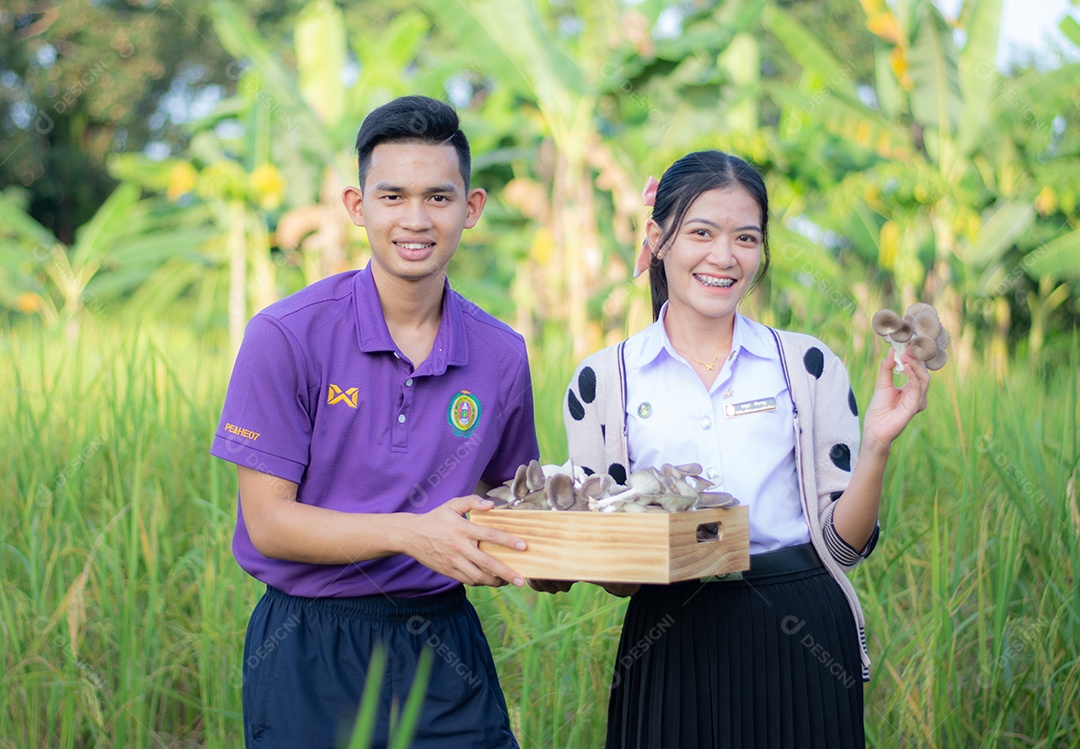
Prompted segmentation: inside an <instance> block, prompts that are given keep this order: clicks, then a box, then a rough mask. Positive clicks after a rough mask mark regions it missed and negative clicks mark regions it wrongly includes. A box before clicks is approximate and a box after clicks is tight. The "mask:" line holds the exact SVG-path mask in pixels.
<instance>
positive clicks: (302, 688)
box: [211, 96, 539, 749]
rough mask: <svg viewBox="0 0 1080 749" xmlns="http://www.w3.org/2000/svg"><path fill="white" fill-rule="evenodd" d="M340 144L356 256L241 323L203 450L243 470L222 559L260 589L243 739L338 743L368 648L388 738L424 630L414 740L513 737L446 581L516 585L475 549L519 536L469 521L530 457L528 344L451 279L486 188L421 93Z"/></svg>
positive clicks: (455, 133)
mask: <svg viewBox="0 0 1080 749" xmlns="http://www.w3.org/2000/svg"><path fill="white" fill-rule="evenodd" d="M356 148H357V151H358V153H359V187H349V188H346V190H345V191H344V194H343V196H342V198H343V201H344V203H345V209H346V210H347V211H348V212H349V215H350V216H351V217H352V220H353V221H354V222H355V223H356V224H357V225H358V226H363V227H365V229H366V230H367V234H368V239H369V241H370V244H371V262H370V263H369V264H368V266H367V267H366V268H365V269H364V270H362V271H353V272H348V273H342V274H339V275H336V276H333V277H331V278H327V279H325V280H323V281H319V282H317V283H314V284H312V285H311V286H309V287H307V288H306V289H303V290H302V291H299V292H297V293H296V294H293V295H292V296H290V297H287V298H286V299H283V300H281V301H280V302H277V303H276V304H273V305H271V306H270V307H268V308H266V309H265V310H263V311H262V312H260V313H259V314H258V315H256V316H255V317H254V318H253V319H252V320H251V322H250V323H249V324H248V327H247V331H246V333H245V336H244V343H243V346H242V347H241V349H240V353H239V355H238V358H237V361H236V365H235V368H234V370H233V375H232V380H231V382H230V384H229V390H228V394H227V396H226V400H225V407H224V410H223V413H222V417H221V424H220V426H219V427H218V430H217V434H216V436H215V439H214V443H213V447H212V448H211V452H212V453H213V454H214V455H216V456H218V457H220V458H223V459H224V460H227V461H230V462H232V463H235V464H236V465H237V471H238V474H239V485H240V507H239V512H238V515H237V524H236V534H235V537H234V540H233V551H234V554H235V556H236V559H237V561H238V562H239V563H240V566H241V567H243V568H244V569H245V570H246V571H247V572H248V573H250V574H251V575H253V576H254V577H256V578H258V579H259V580H260V581H262V582H265V583H266V584H267V592H266V595H265V596H264V597H263V598H262V599H261V600H260V601H259V603H258V604H257V605H256V607H255V611H254V612H253V614H252V617H251V622H250V624H249V625H248V631H247V637H246V639H245V643H244V682H243V706H244V733H245V738H246V740H247V743H248V746H258V747H290V748H291V747H300V746H303V747H332V746H336V745H337V744H336V743H335V742H340V741H341V740H342V738H343V737H344V736H347V734H348V730H349V728H350V727H351V724H352V721H353V718H354V716H355V714H356V710H357V706H358V705H359V701H360V696H361V691H362V687H363V684H364V679H365V676H366V673H367V670H368V663H369V660H370V657H371V655H372V652H373V649H374V648H376V647H382V648H384V649H385V651H386V654H387V673H386V674H385V677H384V679H383V681H382V683H383V687H382V692H381V698H380V716H379V724H378V728H377V730H376V742H377V745H380V746H382V745H385V742H386V741H387V737H388V731H389V723H390V715H391V712H392V711H398V712H399V711H400V709H401V707H402V705H403V704H404V701H405V698H406V696H407V694H408V692H409V689H410V687H411V685H412V681H413V676H414V674H415V672H416V664H417V660H418V658H419V656H420V653H421V651H422V650H423V649H424V648H425V647H431V648H433V649H435V651H436V657H435V658H434V661H433V663H434V668H433V671H432V675H431V678H430V680H429V683H428V685H427V689H426V692H425V700H424V707H423V711H422V714H421V717H420V721H419V725H418V729H417V734H416V739H415V743H414V744H413V745H414V746H416V747H436V746H437V747H439V749H447V747H451V746H453V747H459V746H460V747H465V746H470V747H492V748H495V747H516V746H517V742H516V741H515V739H514V736H513V734H512V733H511V731H510V724H509V720H508V717H507V711H506V704H505V701H504V699H503V695H502V690H501V688H500V687H499V682H498V678H497V676H496V674H495V668H494V664H493V662H492V658H491V652H490V650H489V648H488V645H487V641H486V640H485V638H484V634H483V631H482V630H481V628H480V623H479V620H478V619H477V616H476V613H475V611H474V610H473V608H472V606H471V605H470V604H469V602H468V601H467V600H466V598H465V593H464V588H463V587H462V583H466V584H469V585H492V586H498V585H503V584H505V583H507V582H509V583H512V584H514V585H517V586H521V585H522V584H523V583H524V581H523V580H522V578H521V577H520V576H519V575H518V574H517V573H515V572H514V571H513V570H511V569H509V568H508V567H506V566H505V565H503V564H501V563H499V562H497V561H496V560H495V559H493V558H492V557H490V556H489V555H487V554H485V553H483V552H481V551H480V550H479V548H478V546H477V544H478V543H479V542H480V541H489V542H493V543H498V544H502V545H504V546H508V547H511V548H518V549H523V548H524V546H525V545H524V542H522V541H521V540H520V539H518V538H515V537H513V536H510V535H507V534H505V533H500V532H495V531H492V530H488V529H484V528H481V527H479V526H477V525H474V524H472V523H470V522H469V521H468V520H467V519H466V518H465V517H463V516H464V514H465V513H467V512H469V511H483V510H486V509H489V508H490V506H491V503H489V502H487V501H483V500H481V499H480V498H479V497H478V496H476V492H477V491H480V487H482V486H483V485H488V486H492V485H496V484H499V483H501V482H502V481H504V480H506V479H507V478H510V477H511V476H512V475H513V473H514V470H515V469H516V468H517V466H519V465H521V464H522V463H526V462H528V461H529V460H531V459H533V458H536V457H537V455H538V453H539V450H538V448H537V443H536V434H535V428H534V424H533V410H532V390H531V382H530V378H529V366H528V361H527V360H526V353H525V345H524V342H523V340H522V339H521V337H520V336H519V335H517V334H516V333H514V332H513V331H512V330H511V329H510V328H508V327H507V326H506V325H504V324H502V323H500V322H499V321H497V320H495V319H494V318H493V317H491V316H490V315H488V314H486V313H485V312H483V311H482V310H480V309H478V308H477V307H476V306H475V305H473V304H471V303H469V302H467V301H466V300H465V299H463V298H462V297H461V296H459V295H458V294H457V293H455V292H454V291H451V289H450V287H449V284H448V283H447V279H446V266H447V264H448V263H449V262H450V258H452V257H453V255H454V252H455V251H456V250H457V248H458V243H459V241H460V239H461V233H462V230H463V229H468V228H472V227H473V226H474V225H475V224H476V221H477V219H479V218H480V213H481V211H483V208H484V202H485V200H486V198H487V196H486V194H485V192H484V191H483V190H481V189H470V188H469V177H470V168H471V162H470V155H469V144H468V140H467V139H466V138H465V135H464V134H463V133H462V132H461V130H460V129H459V128H458V118H457V114H456V113H455V112H454V110H453V109H452V108H451V107H449V106H447V105H446V104H443V103H441V102H438V101H435V100H434V99H428V98H424V97H415V96H410V97H404V98H401V99H397V100H395V101H393V102H390V103H389V104H387V105H385V106H383V107H380V108H379V109H376V110H375V111H374V112H372V113H371V114H370V115H369V116H368V117H367V118H366V119H365V120H364V123H363V125H362V126H361V127H360V132H359V134H358V135H357V139H356Z"/></svg>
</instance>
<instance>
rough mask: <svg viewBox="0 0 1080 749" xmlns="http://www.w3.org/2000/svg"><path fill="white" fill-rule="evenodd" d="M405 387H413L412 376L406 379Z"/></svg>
mask: <svg viewBox="0 0 1080 749" xmlns="http://www.w3.org/2000/svg"><path fill="white" fill-rule="evenodd" d="M405 387H407V388H411V387H412V377H410V378H409V379H407V380H405Z"/></svg>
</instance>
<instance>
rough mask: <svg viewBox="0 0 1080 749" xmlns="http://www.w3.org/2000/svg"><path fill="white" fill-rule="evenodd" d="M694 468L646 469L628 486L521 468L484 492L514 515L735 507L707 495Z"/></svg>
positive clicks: (722, 496)
mask: <svg viewBox="0 0 1080 749" xmlns="http://www.w3.org/2000/svg"><path fill="white" fill-rule="evenodd" d="M712 486H713V483H712V482H711V481H709V480H708V479H706V478H703V477H702V476H701V466H700V465H699V464H697V463H687V464H685V465H679V466H673V465H671V464H669V463H665V464H664V465H662V466H661V467H660V468H652V467H650V468H646V469H643V470H640V471H635V472H634V473H631V474H630V475H629V476H628V477H627V478H626V485H625V486H624V485H622V484H619V483H618V482H616V481H615V479H613V478H612V477H611V476H609V475H608V474H606V473H594V474H592V475H589V476H586V475H585V474H584V473H583V472H580V471H574V469H573V467H572V466H571V465H570V464H569V463H568V464H567V465H565V466H553V465H552V466H541V465H540V463H539V461H536V460H534V461H532V462H530V463H529V464H528V465H523V466H519V467H518V469H517V472H516V473H515V475H514V478H512V479H511V480H509V481H507V482H506V483H505V484H503V485H502V486H496V487H495V488H494V489H491V490H489V491H488V493H487V496H488V499H491V500H493V501H494V502H495V505H496V507H506V508H510V509H516V510H594V511H596V512H683V511H685V510H697V509H703V508H706V507H708V508H713V507H734V506H735V505H737V504H739V500H737V499H735V497H733V496H731V495H730V494H728V493H727V492H716V491H709V489H710V488H711V487H712Z"/></svg>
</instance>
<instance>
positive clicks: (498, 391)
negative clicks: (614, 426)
mask: <svg viewBox="0 0 1080 749" xmlns="http://www.w3.org/2000/svg"><path fill="white" fill-rule="evenodd" d="M210 452H211V453H212V454H213V455H216V456H217V457H219V458H222V459H223V460H227V461H229V462H231V463H236V464H237V465H244V466H250V467H251V468H254V469H255V470H257V471H261V472H263V473H267V474H270V475H273V476H278V477H280V478H283V479H287V480H289V481H292V482H295V483H297V484H299V489H298V493H297V501H299V502H306V503H308V504H312V505H316V506H319V507H326V508H330V509H334V510H340V511H344V512H357V513H391V512H412V513H423V512H427V511H429V510H431V509H433V508H435V507H438V506H440V505H442V504H443V503H445V502H446V501H448V500H450V499H452V498H453V497H460V496H465V495H468V494H472V493H473V491H474V490H475V488H476V484H477V481H478V480H480V479H483V480H484V481H485V482H486V483H487V484H489V485H491V486H495V485H497V484H500V483H502V482H503V481H505V480H506V479H508V478H510V477H512V476H513V474H514V471H515V469H516V468H517V467H518V466H519V465H521V464H522V463H527V462H528V461H530V460H532V459H533V458H536V457H538V455H539V449H538V448H537V443H536V430H535V425H534V422H533V403H532V385H531V381H530V378H529V363H528V359H527V357H526V352H525V343H524V341H523V340H522V338H521V336H519V335H518V334H517V333H515V332H514V331H513V330H511V329H510V328H509V327H508V326H506V325H504V324H503V323H501V322H499V321H498V320H496V319H495V318H494V317H492V316H491V315H489V314H487V313H486V312H484V311H483V310H481V309H480V308H479V307H477V306H476V305H475V304H473V303H471V302H469V301H468V300H466V299H464V298H463V297H462V296H461V295H460V294H458V293H457V292H455V291H452V290H451V289H450V285H449V283H447V284H446V286H445V287H444V291H443V308H442V321H441V322H440V324H439V330H438V333H437V334H436V336H435V345H434V346H433V347H432V350H431V353H430V354H429V355H428V358H427V359H426V360H424V361H423V362H422V363H421V364H420V365H419V366H418V367H417V368H416V370H415V371H414V370H413V366H412V365H411V364H410V363H409V361H408V360H407V359H406V358H405V355H404V354H402V353H401V351H400V350H399V349H398V348H397V346H396V345H395V344H394V340H393V338H391V337H390V331H389V330H388V329H387V327H386V321H385V319H384V318H383V314H382V307H381V305H380V303H379V297H378V293H377V291H376V288H375V279H374V277H373V276H372V275H371V269H370V265H369V266H368V268H365V269H364V270H362V271H351V272H347V273H341V274H338V275H336V276H332V277H330V278H327V279H324V280H322V281H319V282H316V283H314V284H312V285H310V286H308V287H307V288H305V289H303V290H301V291H299V292H297V293H296V294H293V295H291V296H289V297H287V298H285V299H282V300H281V301H280V302H277V303H275V304H272V305H270V306H269V307H267V308H266V309H264V310H263V311H262V312H260V313H259V314H257V315H256V316H255V317H253V318H252V319H251V321H250V322H249V323H248V326H247V331H246V332H245V334H244V342H243V345H242V346H241V347H240V353H239V355H238V356H237V359H236V364H235V366H234V368H233V374H232V379H231V380H230V382H229V389H228V393H227V395H226V396H225V406H224V409H223V410H222V415H221V423H220V424H219V425H218V429H217V432H216V434H215V437H214V442H213V446H212V447H211V449H210ZM233 553H234V554H235V556H236V560H237V561H238V562H239V563H240V566H241V567H243V568H244V569H245V570H246V571H247V572H248V573H249V574H251V575H252V576H253V577H255V578H257V579H259V580H261V581H263V582H265V583H267V584H269V585H272V586H274V587H275V588H279V589H281V590H283V591H285V592H287V593H291V594H293V595H297V596H306V597H320V598H326V597H346V596H364V595H375V594H385V595H398V596H419V595H428V594H433V593H440V592H443V591H446V590H449V589H451V588H453V587H454V586H456V585H459V583H458V582H457V581H455V580H453V579H451V578H449V577H446V576H444V575H440V574H438V573H436V572H434V571H432V570H431V569H429V568H427V567H425V566H423V565H422V564H420V563H419V562H417V561H416V560H415V559H413V558H412V557H409V556H405V555H403V554H396V555H393V556H389V557H384V558H382V559H373V560H370V561H366V562H360V563H357V564H348V565H319V564H307V563H302V562H290V561H283V560H278V559H268V558H266V557H264V556H263V555H262V554H260V553H259V552H258V551H257V550H256V549H255V547H254V546H253V545H252V543H251V538H250V537H249V536H248V532H247V528H246V526H245V525H244V517H243V512H242V510H241V509H240V508H238V510H237V521H236V533H235V535H234V537H233Z"/></svg>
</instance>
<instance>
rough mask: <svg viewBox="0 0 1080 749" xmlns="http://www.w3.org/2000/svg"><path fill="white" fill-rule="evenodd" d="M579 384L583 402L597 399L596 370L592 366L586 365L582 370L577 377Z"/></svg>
mask: <svg viewBox="0 0 1080 749" xmlns="http://www.w3.org/2000/svg"><path fill="white" fill-rule="evenodd" d="M577 385H578V392H579V393H581V400H582V401H583V402H585V403H592V402H593V401H594V400H596V372H595V371H593V368H592V367H585V368H584V369H582V370H581V374H579V375H578V378H577Z"/></svg>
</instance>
